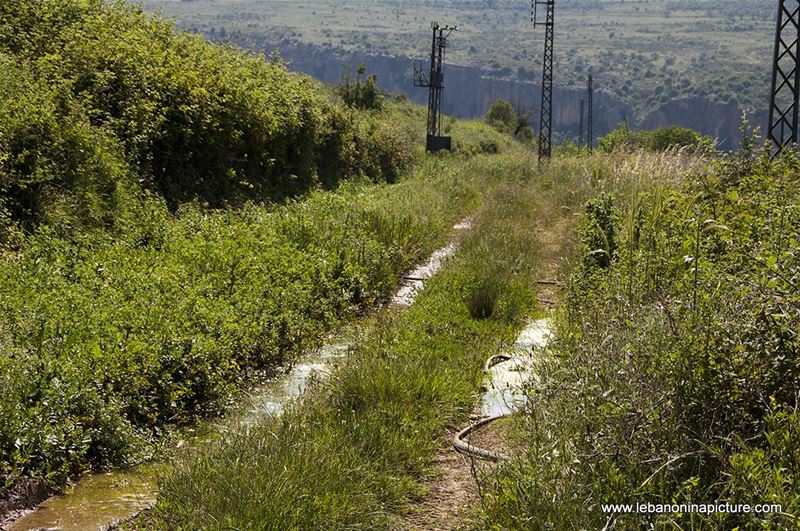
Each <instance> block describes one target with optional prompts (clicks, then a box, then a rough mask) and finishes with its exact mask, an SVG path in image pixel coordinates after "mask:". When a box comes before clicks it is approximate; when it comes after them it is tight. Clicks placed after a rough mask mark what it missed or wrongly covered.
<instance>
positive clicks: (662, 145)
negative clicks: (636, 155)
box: [598, 123, 714, 153]
mask: <svg viewBox="0 0 800 531" xmlns="http://www.w3.org/2000/svg"><path fill="white" fill-rule="evenodd" d="M598 147H599V148H600V149H602V150H603V151H606V152H609V153H610V152H612V151H615V150H626V151H635V150H638V149H647V150H650V151H666V150H668V149H672V148H688V149H690V150H693V151H696V152H700V153H707V152H711V151H713V149H714V141H713V140H712V139H711V138H710V137H707V136H704V135H701V134H700V133H698V132H696V131H692V130H691V129H687V128H685V127H678V126H675V125H670V126H667V127H660V128H658V129H654V130H652V131H638V130H632V129H629V128H628V124H627V123H623V124H620V125H619V126H618V127H617V128H616V129H614V130H613V131H611V132H610V133H608V134H607V135H606V136H604V137H603V138H601V139H600V140H599V142H598Z"/></svg>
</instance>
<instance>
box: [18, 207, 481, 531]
mask: <svg viewBox="0 0 800 531" xmlns="http://www.w3.org/2000/svg"><path fill="white" fill-rule="evenodd" d="M470 227H471V222H470V220H469V219H466V220H464V221H462V222H460V223H458V224H457V225H455V226H454V227H453V228H454V229H455V230H456V231H464V230H467V229H469V228H470ZM455 251H456V244H455V243H450V244H448V245H447V246H445V247H443V248H441V249H439V250H437V251H435V252H434V253H433V254H432V255H431V257H430V258H429V259H428V261H427V262H426V263H425V264H422V265H420V266H419V267H417V268H416V269H414V270H413V271H411V272H410V273H408V274H407V275H406V276H405V277H403V282H402V284H401V286H400V287H399V289H398V291H397V293H396V294H395V295H394V297H393V298H392V299H391V304H392V305H394V306H399V307H403V306H410V305H411V304H412V303H413V302H414V300H415V299H416V297H417V295H418V294H419V292H420V291H421V290H422V289H423V288H424V286H425V281H426V280H427V279H429V278H431V277H432V276H433V275H435V274H436V273H437V272H438V271H439V270H440V269H441V268H442V266H443V265H444V263H445V261H446V260H447V258H449V257H450V256H452V255H453V254H455ZM349 348H350V347H349V345H348V344H347V342H346V341H345V340H342V339H340V338H335V339H331V340H329V341H328V342H327V343H326V344H325V345H324V346H323V347H322V348H320V349H319V350H317V351H314V352H312V353H310V354H308V355H306V356H304V357H302V358H301V359H300V360H298V361H297V362H295V363H294V364H293V365H292V366H291V367H290V368H289V369H288V370H287V371H286V372H285V373H284V374H282V375H280V376H278V377H277V378H275V379H273V380H272V381H270V382H267V383H265V384H264V385H263V386H260V387H259V388H257V389H256V390H255V391H251V392H250V393H249V395H248V396H247V397H246V398H245V399H244V406H243V407H242V409H241V411H242V413H241V415H240V417H239V418H237V419H236V420H235V423H237V424H239V425H244V426H252V425H253V424H255V423H256V422H258V419H259V418H261V417H263V415H265V414H269V415H279V414H280V413H281V412H282V410H283V408H284V406H285V405H286V404H287V403H288V402H289V401H291V400H294V399H296V398H298V397H300V396H302V395H303V393H304V392H305V390H306V388H307V387H308V385H309V383H310V382H311V380H312V378H314V377H319V376H323V375H324V374H325V373H326V372H327V371H328V370H330V368H331V365H332V363H334V362H335V360H337V359H341V358H342V357H344V356H346V355H347V351H348V350H349ZM202 443H203V438H202V437H201V438H199V439H198V441H196V442H193V443H190V444H202ZM167 466H168V465H167V464H166V463H152V464H146V465H140V466H137V467H133V468H131V469H128V470H116V471H111V472H106V473H98V474H87V475H85V476H82V477H81V478H79V480H78V482H77V483H76V484H75V485H74V486H73V487H71V488H70V489H68V491H67V492H66V493H64V494H61V495H58V496H54V497H52V498H50V499H48V500H46V501H45V502H43V503H41V504H40V505H38V506H37V507H36V508H35V509H34V510H33V511H31V512H29V513H28V514H26V515H25V516H23V517H22V518H20V519H18V520H17V521H16V522H14V523H13V524H11V525H10V526H9V527H8V531H31V530H40V529H47V530H53V531H55V530H63V531H88V530H95V529H104V528H107V527H109V526H112V525H113V524H114V523H116V522H120V521H123V520H126V519H128V518H130V517H133V516H135V515H136V514H138V513H139V512H141V511H142V510H144V509H147V508H149V507H152V506H153V505H154V504H155V501H156V496H157V478H158V477H159V476H160V475H161V473H162V472H163V471H164V470H165V469H166V468H167Z"/></svg>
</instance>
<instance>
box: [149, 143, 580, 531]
mask: <svg viewBox="0 0 800 531" xmlns="http://www.w3.org/2000/svg"><path fill="white" fill-rule="evenodd" d="M534 165H535V162H534V160H533V159H532V158H531V157H503V156H501V157H480V158H477V159H474V160H473V161H470V162H467V163H466V164H465V166H463V167H459V168H458V169H457V170H456V171H458V172H459V173H460V174H462V175H465V176H466V177H467V178H468V179H469V180H470V181H472V183H471V184H472V185H474V186H477V188H479V189H481V190H482V191H483V192H484V199H483V205H482V206H481V207H480V209H479V210H478V213H477V215H476V217H475V221H474V225H473V228H472V229H471V230H470V231H469V232H468V233H466V234H465V235H464V236H463V237H462V238H463V239H462V241H461V242H460V244H459V247H458V251H457V254H456V256H455V257H454V258H453V259H452V260H451V261H450V262H448V263H447V264H446V265H445V267H444V269H443V270H442V271H441V272H440V273H439V274H438V275H437V276H435V277H434V278H433V279H431V280H430V281H428V283H427V286H426V288H425V290H424V291H423V292H422V293H421V294H420V296H419V297H418V299H417V301H416V302H415V303H414V305H413V306H411V307H410V308H409V309H407V310H404V311H397V310H391V311H388V312H386V313H382V314H381V315H380V316H379V318H377V319H375V320H374V322H372V323H371V324H370V325H369V326H367V327H366V329H365V331H364V333H363V334H361V335H360V336H359V337H358V339H357V343H356V345H355V350H354V351H353V352H351V353H350V354H349V355H348V357H347V358H346V359H344V360H343V361H342V362H341V366H340V367H338V368H337V369H336V370H335V371H334V372H333V374H332V375H330V376H329V377H328V378H326V379H325V380H324V381H323V382H321V383H320V384H319V385H317V386H316V387H314V388H312V390H311V391H310V392H309V393H308V394H307V395H306V397H305V398H304V399H303V400H302V401H301V402H299V403H298V404H296V406H295V407H294V408H292V409H290V410H288V411H286V412H284V414H283V416H282V417H280V418H277V419H276V418H265V419H263V420H262V422H261V423H260V424H259V425H257V426H256V427H254V428H251V429H249V430H248V431H247V432H246V433H241V434H238V435H236V434H234V435H230V436H227V437H226V440H225V441H222V442H219V443H216V444H213V445H210V446H208V447H205V448H202V449H200V450H197V451H194V452H192V453H191V454H190V455H188V456H186V457H185V458H183V459H182V460H181V461H180V463H179V465H178V467H177V468H176V470H175V471H174V472H173V473H171V474H170V475H169V477H167V478H166V479H165V480H164V481H162V485H161V486H162V490H161V494H160V499H159V503H158V506H157V508H156V510H155V511H154V512H153V514H152V515H151V516H152V517H153V518H154V520H152V521H148V522H141V523H140V525H147V524H150V525H152V526H154V527H157V528H165V529H176V528H180V529H198V528H217V527H220V526H221V527H235V528H239V529H314V528H326V529H344V528H350V529H379V528H385V527H387V526H390V525H391V522H392V521H393V518H394V516H395V515H396V514H397V513H399V512H402V511H404V510H406V509H407V507H406V506H405V503H407V502H409V501H410V500H412V499H414V498H415V497H417V496H419V495H420V494H422V493H423V492H422V491H421V490H420V480H421V478H422V477H423V475H424V474H425V473H426V471H427V467H428V465H429V464H430V463H431V461H432V459H433V457H434V455H435V454H436V452H437V451H438V449H439V448H441V447H444V446H446V445H448V444H449V443H448V441H447V440H446V439H445V428H447V427H450V426H453V425H456V424H458V425H460V424H461V423H463V422H465V421H466V419H467V417H468V414H469V412H470V411H471V409H472V406H473V404H474V402H475V400H476V393H477V391H478V389H479V386H480V383H481V369H482V367H483V362H484V361H485V359H486V357H487V356H488V355H490V354H491V353H494V352H496V351H497V350H498V349H499V348H501V344H502V343H503V342H508V341H511V340H513V338H514V337H515V335H516V331H517V330H518V329H519V328H520V327H521V325H522V320H523V319H524V318H525V317H527V316H528V315H530V314H531V312H533V311H534V308H535V297H534V296H533V288H534V281H535V279H536V273H537V254H538V250H537V243H536V242H537V232H536V230H533V229H534V227H536V226H537V224H538V219H539V216H540V215H541V214H542V213H541V211H539V210H538V209H537V206H536V205H537V199H540V198H542V197H549V196H550V193H549V192H548V191H547V186H548V185H547V184H543V183H541V182H540V180H539V179H537V178H535V177H534V173H535V172H534V171H533V170H532V169H531V168H533V167H534ZM568 188H569V187H567V186H565V187H563V189H568ZM231 485H235V488H231Z"/></svg>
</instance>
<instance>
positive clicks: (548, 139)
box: [531, 0, 556, 162]
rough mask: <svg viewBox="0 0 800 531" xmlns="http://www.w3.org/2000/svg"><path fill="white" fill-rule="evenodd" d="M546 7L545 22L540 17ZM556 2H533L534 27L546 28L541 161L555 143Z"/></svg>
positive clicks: (540, 145)
mask: <svg viewBox="0 0 800 531" xmlns="http://www.w3.org/2000/svg"><path fill="white" fill-rule="evenodd" d="M540 5H541V6H544V9H545V21H544V22H542V21H541V20H540V19H539V17H538V11H539V9H538V8H539V6H540ZM555 11H556V2H555V0H531V20H532V21H533V27H534V28H537V27H539V26H544V57H543V60H542V109H541V113H540V115H539V161H540V162H541V161H542V159H545V158H547V159H549V158H550V155H551V153H552V141H553V32H554V29H555Z"/></svg>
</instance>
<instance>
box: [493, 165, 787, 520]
mask: <svg viewBox="0 0 800 531" xmlns="http://www.w3.org/2000/svg"><path fill="white" fill-rule="evenodd" d="M642 157H643V158H634V159H628V161H627V162H625V163H624V164H622V165H620V166H619V171H618V172H616V173H615V175H616V176H617V177H616V178H615V180H614V181H613V182H610V183H608V184H609V186H608V187H607V188H606V189H604V190H603V192H605V195H604V196H603V197H604V201H606V202H607V204H608V206H609V207H608V208H606V209H603V210H600V209H597V208H590V209H587V211H586V216H585V217H584V220H583V228H582V229H581V231H580V235H581V240H582V243H581V248H580V253H579V254H578V256H577V257H576V258H577V260H576V261H575V267H574V270H573V275H572V278H571V282H570V285H569V288H568V291H567V296H566V300H565V306H564V308H563V310H562V311H561V312H560V313H559V314H558V318H557V330H558V333H557V336H558V340H557V341H556V342H555V343H554V344H553V349H552V355H551V357H549V358H548V359H547V360H546V362H545V363H544V365H543V366H542V368H541V377H542V383H541V386H540V387H539V388H537V389H535V390H534V392H533V394H532V397H531V402H530V408H529V410H528V411H527V412H526V414H525V415H521V416H520V417H519V419H518V420H519V422H520V426H521V430H522V433H523V434H524V436H523V439H522V441H521V442H524V443H525V444H526V445H527V449H528V450H527V454H526V455H524V456H522V457H521V458H520V459H518V460H517V461H516V462H514V463H512V464H511V465H510V466H508V467H506V468H504V469H503V471H502V472H501V473H500V474H499V476H498V478H497V485H496V488H495V489H493V490H491V491H490V494H489V496H487V498H486V499H485V506H484V510H485V512H484V519H483V522H482V524H481V525H483V526H485V527H497V528H511V529H542V528H552V529H577V528H583V529H590V528H604V526H605V528H611V527H616V528H625V529H627V528H637V527H648V528H650V527H653V528H658V529H674V528H680V529H683V528H692V529H695V528H698V529H707V528H708V529H710V528H718V529H722V528H724V529H733V528H736V527H737V526H738V527H739V528H747V529H756V528H762V529H767V528H769V529H776V528H790V527H795V526H796V517H797V513H798V510H799V509H798V507H799V506H798V503H797V500H798V496H797V493H798V476H797V474H796V470H798V461H797V452H796V451H795V450H794V449H790V446H791V445H792V444H794V441H796V440H797V439H796V434H797V425H798V423H797V415H796V407H797V385H796V382H797V374H798V353H799V352H800V349H799V348H798V341H797V335H796V334H795V333H793V332H790V330H796V329H797V327H798V323H799V321H798V318H799V317H800V312H799V311H798V300H797V289H796V283H797V279H796V277H797V270H798V269H797V267H798V265H797V257H798V256H800V254H798V251H800V249H798V248H797V245H798V243H797V234H798V233H800V217H798V211H797V202H798V200H800V197H799V196H798V194H797V189H798V188H797V175H798V173H797V171H798V170H797V163H796V161H794V160H791V159H789V160H786V161H783V162H779V163H775V164H770V163H769V162H768V161H766V160H765V159H762V160H761V161H760V162H755V163H752V164H750V163H748V168H746V169H742V168H741V167H739V165H740V162H741V161H742V160H748V161H751V162H752V160H751V157H738V158H734V159H732V160H731V161H724V162H715V163H708V161H706V162H705V163H702V162H701V163H700V164H701V166H699V167H698V166H697V164H698V162H696V161H695V162H693V161H692V160H691V159H682V155H681V154H680V153H673V154H667V155H663V156H660V157H658V158H648V156H644V155H643V156H642ZM685 163H689V164H688V166H687V165H686V164H685ZM675 164H678V166H675ZM653 165H655V166H653ZM704 166H705V167H704ZM701 168H702V171H697V170H698V169H701ZM601 212H611V215H608V216H605V215H603V216H600V213H601ZM609 227H613V229H614V230H613V231H609V230H607V229H608V228H609ZM601 232H604V233H605V235H601V234H600V233H601ZM611 235H613V238H614V240H615V241H614V244H613V245H607V249H608V250H610V251H609V255H610V256H609V258H610V260H609V261H608V262H604V263H600V262H598V261H596V260H592V259H587V258H590V257H591V256H592V254H593V253H594V252H595V251H596V250H597V249H596V247H597V242H598V241H604V240H608V239H610V238H611V237H612V236H611ZM790 235H791V236H790ZM637 502H639V503H648V502H649V503H654V504H659V503H662V504H663V503H717V502H718V503H725V502H730V503H732V504H736V503H749V504H752V505H755V504H756V503H779V504H782V505H783V512H784V513H786V514H715V515H703V514H689V513H684V514H669V515H632V514H616V515H610V514H604V513H603V512H602V511H601V509H600V506H601V504H610V503H637Z"/></svg>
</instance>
